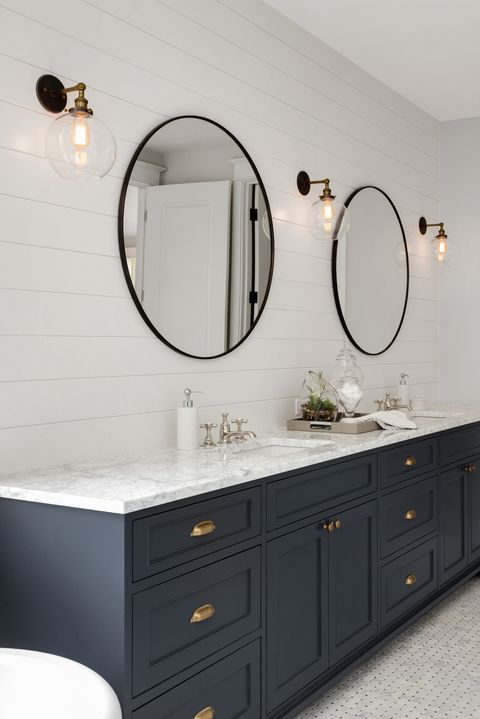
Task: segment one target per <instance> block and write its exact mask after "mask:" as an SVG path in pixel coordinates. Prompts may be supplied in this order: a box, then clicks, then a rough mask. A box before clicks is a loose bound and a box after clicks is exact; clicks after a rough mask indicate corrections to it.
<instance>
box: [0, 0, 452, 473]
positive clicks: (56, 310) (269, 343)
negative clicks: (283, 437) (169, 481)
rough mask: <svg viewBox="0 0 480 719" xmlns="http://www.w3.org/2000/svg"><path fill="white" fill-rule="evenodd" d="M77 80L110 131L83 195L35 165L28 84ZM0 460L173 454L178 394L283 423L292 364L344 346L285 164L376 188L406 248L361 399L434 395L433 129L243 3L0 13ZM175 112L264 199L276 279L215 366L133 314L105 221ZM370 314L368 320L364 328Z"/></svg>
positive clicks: (34, 0) (328, 361) (318, 362)
mask: <svg viewBox="0 0 480 719" xmlns="http://www.w3.org/2000/svg"><path fill="white" fill-rule="evenodd" d="M44 72H52V73H53V74H56V75H58V76H60V77H61V78H62V80H63V81H64V82H65V83H66V84H70V83H73V82H77V81H80V80H82V81H84V82H86V83H87V86H88V93H87V95H88V98H89V100H90V102H91V104H92V106H93V108H94V109H95V111H96V113H97V114H98V116H99V117H101V118H102V119H104V120H105V122H107V123H108V124H109V125H110V127H111V128H112V130H113V132H114V133H115V135H116V138H117V144H118V159H117V162H116V164H115V166H114V168H113V170H112V172H111V173H110V175H109V176H108V177H107V178H105V179H104V180H102V181H101V182H99V183H96V184H88V183H86V184H70V183H68V182H66V181H62V180H60V179H59V178H57V177H56V176H55V174H54V173H53V172H52V171H51V170H50V168H49V166H48V165H47V163H46V161H45V160H44V158H43V139H44V133H45V130H46V127H47V125H48V123H49V122H51V118H50V117H48V116H47V115H46V114H45V113H44V112H43V111H42V108H41V107H40V106H39V105H38V103H37V101H36V98H35V82H36V80H37V78H38V76H39V75H40V74H42V73H44ZM0 76H1V78H2V82H1V83H0V138H1V140H0V167H1V170H0V218H1V235H0V253H1V254H0V334H1V339H0V342H1V354H0V380H1V389H0V453H1V454H0V463H1V468H0V471H2V472H9V471H14V470H17V469H23V468H27V467H33V466H41V465H48V464H52V463H59V462H65V461H69V460H74V459H80V458H95V457H103V456H108V455H113V454H116V453H118V452H121V451H125V450H130V449H135V450H137V449H138V450H142V449H149V448H154V447H155V446H158V445H160V444H166V443H172V442H173V441H174V436H175V435H174V427H175V414H174V408H175V406H176V405H177V402H178V400H179V399H180V398H181V395H182V389H183V387H185V386H192V387H194V388H195V389H200V390H202V391H203V395H199V397H200V400H199V404H200V406H201V413H200V414H201V418H202V419H214V420H217V419H218V417H219V416H220V411H221V410H223V409H224V408H226V409H228V410H231V411H232V412H233V413H234V414H237V413H240V414H242V415H243V416H247V417H249V419H250V427H252V428H254V429H260V430H266V429H269V428H271V427H275V426H279V425H281V424H284V422H285V420H286V418H287V417H288V416H290V415H291V414H292V399H293V397H295V396H296V395H297V393H298V390H299V387H300V384H301V381H302V379H303V376H304V373H305V370H306V369H308V368H317V367H326V368H328V367H331V366H332V364H333V363H334V360H335V356H336V354H337V353H338V351H339V349H340V347H341V344H342V338H343V336H342V331H341V326H340V323H339V321H338V319H337V316H336V313H335V308H334V303H333V298H332V291H331V281H330V247H329V246H327V245H325V244H323V243H318V242H315V241H314V240H313V239H312V238H311V235H310V232H309V230H308V228H306V226H305V223H306V220H307V208H308V206H309V204H310V202H311V201H312V199H311V198H307V199H304V198H302V197H300V196H299V195H298V194H297V192H296V186H295V178H296V174H297V171H298V170H299V169H302V168H305V169H307V170H308V171H309V172H310V173H311V174H312V176H322V177H323V176H329V177H331V178H332V180H333V185H334V187H335V190H336V192H337V194H338V195H339V196H341V197H346V196H347V195H348V194H349V193H350V192H351V190H352V189H353V188H355V187H357V186H359V185H362V184H368V183H372V184H376V185H378V186H380V187H382V188H383V189H384V190H385V191H386V192H387V193H389V194H390V196H391V197H392V199H393V201H394V202H395V203H396V204H397V206H398V208H399V211H400V214H401V216H402V219H403V222H404V225H405V229H406V232H407V234H408V241H409V247H410V251H411V253H412V255H411V265H412V281H411V300H410V305H409V308H408V313H407V318H406V322H405V324H404V328H403V330H402V332H401V335H400V337H399V339H398V341H397V342H396V343H395V345H394V346H393V348H392V349H391V350H389V351H388V352H387V353H386V354H384V355H382V356H380V357H377V358H370V357H366V356H361V357H360V358H359V361H360V363H361V365H362V366H363V367H364V368H365V374H366V381H367V393H366V399H367V402H366V404H365V407H366V408H367V407H368V406H370V403H371V401H372V399H374V397H375V396H376V395H379V394H381V392H382V391H383V390H384V389H385V387H389V386H393V385H395V384H396V381H397V377H398V375H399V373H400V371H406V372H408V373H409V374H410V375H411V376H412V380H413V382H414V383H415V384H416V387H415V390H414V391H415V392H416V393H418V394H422V395H424V396H426V397H428V398H429V399H431V400H434V399H435V398H436V382H437V322H436V316H437V310H436V306H437V302H436V298H437V290H436V284H437V283H436V277H435V268H434V263H433V261H432V260H431V259H429V257H428V255H427V250H428V248H426V247H425V243H422V242H421V241H419V240H418V239H417V233H416V226H417V221H418V216H419V215H420V214H425V215H426V216H431V217H436V215H437V175H438V162H437V161H438V157H437V155H438V134H439V128H438V125H437V123H436V122H435V121H434V120H433V119H432V118H430V117H428V116H427V115H425V114H424V113H423V112H421V111H420V110H419V109H417V108H415V107H414V106H413V105H411V104H410V103H408V102H407V101H406V100H404V99H403V98H400V97H399V96H397V95H396V94H395V93H394V92H393V91H391V90H390V89H389V88H387V87H385V86H384V85H382V84H380V83H378V82H377V81H376V80H375V79H374V78H372V77H371V76H369V75H367V74H366V73H364V72H362V71H361V70H360V69H359V68H357V67H355V66H354V65H352V64H351V63H349V62H348V61H347V60H346V59H345V58H343V57H342V56H340V55H338V54H337V53H335V52H334V51H332V50H331V49H329V48H328V47H326V46H325V45H323V44H321V43H319V42H318V41H317V40H315V39H314V38H313V37H312V36H310V35H308V34H306V33H305V32H303V31H302V30H300V29H299V28H298V27H296V26H294V25H293V24H291V23H290V22H289V21H287V20H286V19H285V18H283V17H282V16H280V15H278V14H276V13H275V12H274V11H273V10H272V9H271V8H269V7H268V6H266V5H264V4H263V3H261V2H259V1H258V0H242V2H238V0H201V1H199V0H137V1H136V2H132V0H84V1H81V0H61V1H60V0H42V2H38V0H3V1H2V2H0ZM182 113H195V114H203V115H206V116H208V117H211V118H213V119H215V120H217V121H219V122H220V123H222V124H224V125H225V126H227V127H228V128H229V129H230V130H231V131H233V133H235V134H236V135H237V136H238V138H239V139H240V140H241V142H243V143H244V144H245V145H246V147H247V148H248V150H249V151H250V152H251V154H252V155H253V157H254V159H255V161H256V163H257V166H258V168H259V170H260V173H261V175H262V176H263V179H264V181H265V184H266V186H267V191H268V194H269V198H270V201H271V205H272V209H273V215H274V223H275V232H276V247H277V252H276V266H275V274H274V282H273V287H272V292H271V295H270V298H269V301H268V306H267V309H266V311H265V313H264V316H263V318H262V320H261V322H260V323H259V325H258V327H257V329H256V330H255V332H254V333H253V335H252V336H251V338H250V339H249V340H248V341H247V342H246V343H245V344H244V345H242V346H241V347H240V348H239V349H238V350H237V351H236V352H234V353H233V354H231V355H229V356H227V357H225V358H223V359H218V360H212V361H208V362H202V361H198V360H192V359H189V358H186V357H183V356H181V355H179V354H176V353H174V352H172V351H171V350H169V349H168V348H167V347H165V346H164V345H163V344H162V343H160V342H159V341H158V340H157V339H156V338H155V337H153V336H152V335H151V334H150V332H149V330H148V328H147V327H146V326H145V325H144V323H143V321H142V320H141V318H140V317H139V316H138V315H137V312H136V310H135V308H134V305H133V303H132V302H131V300H130V298H129V295H128V291H127V288H126V285H125V282H124V279H123V274H122V269H121V266H120V261H119V258H118V250H117V236H116V212H117V203H118V197H119V192H120V186H121V181H122V176H123V174H124V172H125V168H126V166H127V163H128V160H129V158H130V156H131V154H132V153H133V151H134V149H135V146H136V144H137V143H138V142H139V141H140V140H141V138H142V137H143V136H144V135H145V134H146V132H147V131H148V130H149V129H150V128H151V127H152V126H153V125H154V124H156V123H159V122H161V121H163V120H165V119H166V118H168V117H172V116H175V115H178V114H182ZM366 321H368V318H366Z"/></svg>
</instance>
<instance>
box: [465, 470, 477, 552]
mask: <svg viewBox="0 0 480 719" xmlns="http://www.w3.org/2000/svg"><path fill="white" fill-rule="evenodd" d="M466 467H467V468H468V471H467V482H468V486H467V505H468V511H467V528H468V531H467V550H468V561H469V563H470V564H471V563H474V562H476V561H478V560H480V457H478V458H477V459H476V460H474V461H473V462H469V463H467V465H466Z"/></svg>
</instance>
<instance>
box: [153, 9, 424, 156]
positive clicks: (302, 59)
mask: <svg viewBox="0 0 480 719" xmlns="http://www.w3.org/2000/svg"><path fill="white" fill-rule="evenodd" d="M157 2H158V4H159V5H161V6H168V7H170V8H171V9H172V10H173V11H175V12H176V13H178V14H181V15H183V17H184V18H186V19H187V21H188V20H190V21H195V22H196V23H197V24H198V25H200V26H201V27H205V28H208V29H209V30H210V31H211V32H213V33H215V34H217V35H218V36H219V37H221V38H223V39H225V40H226V41H227V42H229V43H231V44H233V45H234V46H237V47H240V48H241V49H242V50H244V51H246V52H249V53H250V54H252V55H253V56H254V57H255V58H258V59H260V60H262V61H263V62H265V63H266V64H267V65H268V66H269V67H270V66H273V67H275V68H277V69H279V70H281V71H282V72H284V73H285V74H286V75H290V76H293V77H295V79H297V80H301V81H302V82H303V83H304V84H305V86H306V87H308V88H310V89H314V90H316V91H317V92H319V93H321V94H322V95H323V96H325V97H328V98H329V99H331V100H332V102H336V103H337V104H338V106H339V107H341V108H345V109H348V110H350V112H353V113H355V114H356V115H358V116H359V117H361V118H363V119H365V120H369V121H370V122H372V124H374V125H375V126H377V127H379V128H382V129H383V130H385V128H387V129H389V130H390V132H391V133H392V135H395V136H397V137H400V138H407V137H408V138H410V142H411V144H412V145H413V146H415V147H418V148H419V149H420V150H422V151H423V152H426V153H427V154H430V155H432V156H434V157H436V156H437V154H438V130H437V128H436V126H435V123H431V119H430V118H429V120H430V122H429V129H428V130H422V129H420V127H417V125H416V124H413V123H412V122H409V121H408V120H407V119H404V118H403V117H402V116H401V115H400V114H399V113H398V111H397V112H396V111H395V109H394V108H395V107H398V98H395V99H396V100H397V102H394V103H392V105H393V107H392V108H390V107H389V106H388V104H386V103H382V102H379V99H377V98H376V97H375V96H373V95H369V94H368V92H365V91H364V90H363V87H364V83H362V82H359V83H355V84H354V83H352V81H351V70H352V68H348V71H347V73H345V77H343V78H342V77H341V76H340V75H339V72H338V62H335V61H333V62H331V63H329V65H330V67H328V66H327V65H322V64H320V63H319V62H315V59H314V58H313V57H309V56H308V55H307V54H306V53H304V52H302V50H303V44H301V45H298V46H297V47H295V46H291V45H290V44H288V43H285V42H282V40H281V39H280V38H279V37H275V36H274V35H273V34H272V24H271V22H270V23H268V24H267V25H262V24H261V23H259V24H258V25H257V24H256V22H258V8H255V12H254V15H253V16H251V19H250V18H248V17H247V16H245V17H244V16H242V14H241V12H242V10H245V3H243V4H242V6H241V7H240V6H239V4H238V3H235V5H234V6H233V7H232V8H229V7H227V6H226V5H223V4H222V3H221V2H216V1H215V0H213V1H212V2H210V9H211V10H212V11H211V12H205V6H206V3H205V2H204V3H199V2H198V0H157ZM262 10H263V11H265V10H264V8H262ZM266 12H267V13H268V12H269V10H268V9H267V10H266ZM270 12H271V10H270ZM276 19H277V18H276ZM289 31H291V28H289ZM295 31H296V32H297V33H298V32H299V29H298V28H295ZM300 32H301V30H300ZM332 57H333V58H335V60H337V55H336V53H334V54H332ZM355 72H357V68H355ZM369 79H370V78H369ZM378 90H380V91H383V90H384V88H383V86H380V83H379V88H377V91H378ZM377 94H378V92H377ZM404 102H405V101H404V100H403V98H402V100H401V103H402V105H403V103H404ZM408 110H409V112H411V110H412V106H411V105H410V104H409V107H408ZM418 114H419V113H417V112H416V111H414V115H415V119H417V121H418ZM420 114H421V116H422V118H421V119H423V118H424V113H423V112H420ZM432 129H433V134H432Z"/></svg>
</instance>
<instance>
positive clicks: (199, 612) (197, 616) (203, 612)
mask: <svg viewBox="0 0 480 719" xmlns="http://www.w3.org/2000/svg"><path fill="white" fill-rule="evenodd" d="M214 614H215V607H214V606H213V604H202V606H201V607H198V609H195V611H194V612H193V614H192V616H191V617H190V624H196V623H197V622H204V621H205V620H206V619H210V617H213V615H214Z"/></svg>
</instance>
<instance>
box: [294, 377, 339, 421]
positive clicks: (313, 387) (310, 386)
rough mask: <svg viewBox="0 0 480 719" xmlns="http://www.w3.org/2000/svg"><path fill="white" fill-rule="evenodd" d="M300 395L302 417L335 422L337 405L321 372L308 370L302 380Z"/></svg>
mask: <svg viewBox="0 0 480 719" xmlns="http://www.w3.org/2000/svg"><path fill="white" fill-rule="evenodd" d="M302 395H303V396H304V397H305V401H304V402H303V403H302V405H301V408H302V419H304V420H307V421H310V422H335V421H336V419H337V414H338V406H337V405H336V404H335V402H334V401H333V399H332V397H334V396H335V395H334V394H333V391H332V389H331V385H330V383H329V382H328V380H327V379H326V378H325V377H324V375H323V372H314V371H313V370H310V371H309V372H308V375H307V377H306V378H305V380H304V383H303V388H302ZM329 395H330V396H329Z"/></svg>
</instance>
